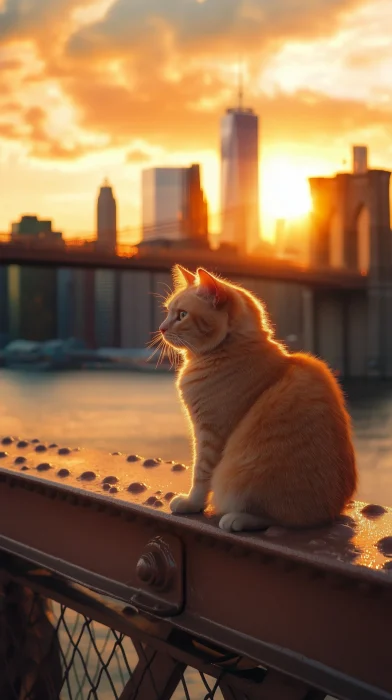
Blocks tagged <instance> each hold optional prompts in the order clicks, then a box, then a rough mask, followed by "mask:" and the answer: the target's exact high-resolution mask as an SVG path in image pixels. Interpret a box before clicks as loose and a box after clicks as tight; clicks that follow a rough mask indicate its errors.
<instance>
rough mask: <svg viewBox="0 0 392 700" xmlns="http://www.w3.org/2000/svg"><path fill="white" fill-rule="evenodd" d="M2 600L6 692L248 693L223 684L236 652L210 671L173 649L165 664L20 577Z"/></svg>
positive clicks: (104, 698)
mask: <svg viewBox="0 0 392 700" xmlns="http://www.w3.org/2000/svg"><path fill="white" fill-rule="evenodd" d="M0 601H1V606H0V698H1V700H161V699H163V698H165V699H166V698H173V700H225V699H226V698H231V697H233V698H237V697H239V698H244V699H245V698H247V697H248V695H247V694H242V693H241V694H239V695H237V694H233V693H232V692H231V691H228V690H226V692H222V689H221V687H222V683H225V682H226V681H227V678H228V675H230V676H232V675H233V673H236V672H237V671H238V670H240V666H241V662H243V660H242V658H241V657H240V656H238V655H236V654H232V653H229V654H227V655H223V656H222V655H220V657H219V659H215V661H214V660H213V659H212V660H211V673H212V675H209V674H208V673H206V672H205V670H204V671H203V670H200V669H197V668H193V667H191V666H190V665H187V664H186V663H184V662H183V661H181V660H180V661H178V660H176V659H175V658H171V657H167V656H166V657H165V656H164V657H163V664H162V658H160V657H162V654H161V652H160V651H159V650H158V649H154V648H152V647H151V646H148V645H146V644H143V643H141V642H140V641H138V640H135V641H132V639H131V638H130V636H127V635H126V634H124V632H119V631H117V630H116V629H113V628H111V627H108V626H105V625H103V624H102V623H100V622H98V621H96V620H94V619H92V618H91V617H89V616H88V615H87V614H83V613H81V612H78V611H76V610H74V609H73V608H72V607H70V606H68V605H65V604H64V603H59V602H56V601H54V600H51V599H49V598H46V597H44V596H43V595H42V593H40V592H37V591H35V590H33V589H32V588H29V587H27V586H25V585H21V584H20V583H17V582H15V581H12V580H11V581H8V582H7V583H6V584H5V586H3V590H2V596H1V598H0ZM168 661H169V662H170V663H168ZM157 662H158V663H157ZM203 663H204V666H205V659H204V662H203ZM170 664H171V665H172V668H169V669H167V668H163V669H162V666H163V667H165V665H166V666H170ZM162 670H163V674H162ZM167 670H168V672H167ZM258 670H259V671H260V672H261V674H262V675H263V674H265V673H266V671H265V669H261V667H258ZM242 672H243V671H242ZM162 679H163V680H162ZM146 681H147V682H146ZM239 681H241V674H240V675H239ZM249 697H251V695H249Z"/></svg>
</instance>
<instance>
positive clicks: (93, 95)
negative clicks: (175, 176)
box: [0, 0, 392, 164]
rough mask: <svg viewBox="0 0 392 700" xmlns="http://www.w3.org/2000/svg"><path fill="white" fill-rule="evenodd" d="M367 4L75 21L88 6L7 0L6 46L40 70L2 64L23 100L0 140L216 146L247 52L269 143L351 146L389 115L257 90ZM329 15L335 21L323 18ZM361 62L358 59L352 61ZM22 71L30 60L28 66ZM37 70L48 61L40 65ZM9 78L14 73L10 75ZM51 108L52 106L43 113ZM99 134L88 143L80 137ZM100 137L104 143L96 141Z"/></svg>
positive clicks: (321, 2)
mask: <svg viewBox="0 0 392 700" xmlns="http://www.w3.org/2000/svg"><path fill="white" fill-rule="evenodd" d="M362 4H363V0H312V2H311V3H309V2H308V0H298V2H295V3H294V2H292V0H274V2H271V0H224V1H223V0H205V2H197V1H196V0H181V2H179V0H164V1H163V0H143V2H138V3H135V2H131V0H114V1H113V3H112V5H111V7H109V10H108V11H107V12H106V13H105V14H104V16H103V17H102V18H101V19H100V20H98V21H94V22H87V21H86V20H84V22H83V26H81V25H79V26H78V23H77V22H76V20H75V16H74V15H73V11H74V10H76V9H80V8H85V7H86V5H87V3H86V2H82V0H55V1H54V0H31V1H30V2H29V3H24V2H21V1H20V0H6V2H5V5H4V7H3V11H2V12H1V13H0V47H1V46H2V47H3V48H5V49H6V48H7V47H14V48H15V46H16V45H17V44H16V43H17V42H21V41H22V42H25V43H26V42H30V45H31V46H34V47H35V50H36V52H37V65H34V66H32V67H30V66H29V64H28V62H27V63H25V64H24V66H25V74H24V75H23V76H22V77H21V85H19V87H18V86H17V87H15V83H14V80H13V75H14V74H15V75H16V74H17V73H18V74H19V73H20V70H21V61H19V60H17V59H15V58H9V59H3V63H1V62H0V68H1V67H2V66H4V72H3V71H2V81H3V82H4V91H3V90H1V86H0V94H1V98H0V107H1V109H2V111H3V114H4V110H3V105H2V104H1V99H4V101H5V99H6V100H7V103H8V105H10V104H12V103H13V105H14V106H13V110H14V111H15V110H17V106H16V105H17V99H16V98H18V99H19V98H20V99H21V100H22V97H23V99H24V89H26V90H27V91H30V92H29V95H30V94H31V95H32V97H31V99H30V103H29V104H28V105H26V104H24V105H22V106H20V108H19V113H18V118H17V120H16V126H13V123H11V120H10V119H9V118H8V117H7V119H6V120H5V123H4V124H3V125H0V136H2V137H3V138H9V139H16V138H18V139H19V140H21V142H23V143H24V144H25V145H26V146H27V147H28V149H29V153H30V154H31V155H34V156H35V157H37V158H42V159H50V158H54V159H68V160H72V159H76V158H79V157H81V156H83V155H85V154H87V153H90V152H93V151H94V150H97V151H99V150H102V149H103V146H102V141H100V138H101V139H102V137H103V136H107V137H108V140H107V144H106V145H107V146H111V147H126V146H129V142H130V140H132V141H133V140H134V139H135V138H137V139H143V140H144V141H145V142H146V143H149V144H151V145H152V146H158V145H159V146H164V147H165V148H166V149H171V150H184V151H191V150H193V151H195V150H197V149H216V148H217V147H218V145H219V118H220V115H221V113H222V111H223V110H224V109H225V107H226V106H228V105H229V104H230V103H232V101H233V97H234V95H233V93H234V92H235V90H234V81H235V77H234V74H233V72H232V70H231V68H230V65H231V64H234V63H235V61H236V59H237V58H238V56H239V55H241V53H243V54H244V55H246V58H247V64H248V70H249V75H250V80H249V83H248V84H249V86H253V88H252V89H251V88H250V87H249V88H248V90H247V100H248V102H249V103H250V104H251V105H252V106H253V107H254V108H255V110H256V111H257V112H258V113H259V114H260V116H261V118H262V133H263V140H267V141H268V142H269V143H282V142H283V143H285V142H293V141H297V142H298V143H299V144H300V143H309V142H310V141H312V140H313V141H314V140H316V139H317V140H320V139H326V138H328V139H351V136H352V135H353V133H355V131H358V130H360V129H365V128H367V127H370V126H371V127H372V129H379V130H386V129H387V128H388V125H389V123H390V122H391V117H392V115H391V113H390V111H389V110H387V109H384V108H382V107H371V106H368V105H367V104H366V103H365V102H363V101H362V102H361V101H355V100H352V99H349V98H346V99H335V98H333V97H331V96H328V95H326V94H321V93H320V92H317V91H315V90H297V91H296V92H294V93H292V94H287V93H283V92H281V91H279V90H275V91H274V92H272V93H271V94H269V95H265V94H262V93H261V91H260V90H258V89H257V87H256V85H257V84H258V80H259V74H260V66H261V65H264V64H265V62H266V61H267V60H268V58H269V56H271V55H273V54H274V52H276V51H277V49H278V48H279V47H280V46H282V44H284V42H286V41H288V40H294V39H295V40H297V41H299V40H303V41H307V40H310V39H313V40H314V38H315V37H318V36H325V35H327V34H328V35H329V34H333V32H334V31H335V30H336V29H337V27H338V26H339V23H340V22H341V20H342V17H343V16H345V15H347V13H349V12H352V11H354V10H355V9H356V8H358V7H360V6H361V5H362ZM326 13H328V22H326V21H325V18H326ZM353 60H355V59H353ZM22 63H23V62H22ZM38 64H39V65H38ZM3 76H4V77H3ZM49 82H50V83H51V85H52V84H55V85H58V86H59V87H60V89H61V90H62V92H63V94H64V95H65V96H66V97H67V98H69V99H70V100H71V103H72V104H73V105H74V106H75V108H76V113H77V117H76V118H77V122H76V127H78V128H80V133H76V132H75V134H73V137H72V139H70V140H69V141H68V142H67V143H66V144H65V140H62V139H60V137H58V138H57V137H55V136H53V132H52V131H51V130H50V129H49V127H48V116H49V112H50V104H49V103H48V102H47V100H46V96H45V95H46V93H44V92H43V93H42V95H43V96H42V97H41V99H40V96H39V90H40V89H42V90H43V91H44V88H45V90H46V89H47V85H48V83H49ZM43 105H44V106H45V109H44V108H43ZM82 132H83V133H84V134H86V133H87V134H90V135H91V136H92V139H90V141H89V142H88V145H87V142H86V140H85V139H83V138H82V135H81V134H82ZM94 135H96V137H97V139H96V143H94V138H93V137H94ZM148 157H149V156H148V154H147V152H144V151H143V150H142V149H139V148H136V149H133V150H130V151H128V153H127V154H126V155H125V160H126V162H128V163H134V164H140V163H142V162H144V161H146V160H148Z"/></svg>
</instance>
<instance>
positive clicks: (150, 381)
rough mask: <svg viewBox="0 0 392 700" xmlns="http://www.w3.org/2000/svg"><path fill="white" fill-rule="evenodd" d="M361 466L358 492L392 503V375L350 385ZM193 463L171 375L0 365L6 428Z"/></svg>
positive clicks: (1, 426) (2, 426) (1, 424)
mask: <svg viewBox="0 0 392 700" xmlns="http://www.w3.org/2000/svg"><path fill="white" fill-rule="evenodd" d="M346 393H347V396H348V401H349V409H350V412H351V415H352V417H353V424H354V430H355V445H356V450H357V459H358V465H359V471H360V487H359V491H358V497H359V498H360V499H362V500H365V501H370V502H382V503H383V504H384V505H390V506H392V383H370V382H365V381H361V382H358V383H355V384H350V385H348V386H347V387H346ZM7 433H10V434H13V435H20V436H21V437H27V438H34V437H38V438H40V439H41V440H45V441H46V440H48V441H50V442H57V443H65V444H69V445H71V446H77V445H81V446H84V447H96V448H99V449H102V450H107V451H110V452H114V451H120V452H136V453H137V454H141V455H146V456H156V457H162V458H163V459H175V460H176V461H180V462H185V463H189V462H190V459H191V449H190V442H189V436H188V428H187V422H186V419H185V416H184V415H183V413H182V410H181V407H180V404H179V401H178V398H177V395H176V389H175V386H174V379H173V376H172V375H169V374H168V375H165V374H142V373H140V374H139V373H132V372H120V371H119V372H116V371H77V372H63V373H56V372H53V373H52V372H48V373H46V372H43V373H39V372H34V371H30V372H26V371H24V372H22V371H20V372H18V371H14V370H6V369H3V370H0V434H3V435H5V434H7Z"/></svg>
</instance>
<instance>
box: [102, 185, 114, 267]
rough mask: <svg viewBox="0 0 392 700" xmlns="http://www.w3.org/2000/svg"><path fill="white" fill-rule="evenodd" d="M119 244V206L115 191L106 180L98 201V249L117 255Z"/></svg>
mask: <svg viewBox="0 0 392 700" xmlns="http://www.w3.org/2000/svg"><path fill="white" fill-rule="evenodd" d="M116 243H117V205H116V200H115V198H114V195H113V189H112V187H111V186H110V185H109V183H108V181H107V180H105V181H104V183H103V185H102V187H101V188H100V190H99V195H98V200H97V248H99V249H100V250H102V251H105V252H107V253H111V254H115V252H116Z"/></svg>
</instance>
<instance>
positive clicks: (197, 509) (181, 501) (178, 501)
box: [170, 494, 204, 514]
mask: <svg viewBox="0 0 392 700" xmlns="http://www.w3.org/2000/svg"><path fill="white" fill-rule="evenodd" d="M203 509H204V503H200V502H198V501H196V500H192V498H189V496H184V495H183V494H180V495H179V496H176V497H175V498H173V500H172V501H171V502H170V510H171V512H172V513H189V514H190V513H201V511H202V510H203Z"/></svg>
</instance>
